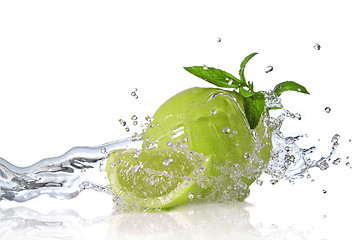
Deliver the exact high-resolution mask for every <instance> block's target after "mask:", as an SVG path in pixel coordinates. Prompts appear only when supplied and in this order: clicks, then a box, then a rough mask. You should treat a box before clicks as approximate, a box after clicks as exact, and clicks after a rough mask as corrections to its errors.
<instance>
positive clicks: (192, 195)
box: [188, 192, 194, 200]
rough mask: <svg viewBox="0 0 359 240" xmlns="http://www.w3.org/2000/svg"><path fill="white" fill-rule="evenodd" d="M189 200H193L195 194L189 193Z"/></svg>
mask: <svg viewBox="0 0 359 240" xmlns="http://www.w3.org/2000/svg"><path fill="white" fill-rule="evenodd" d="M188 198H189V199H190V200H192V199H193V198H194V193H193V192H190V193H188Z"/></svg>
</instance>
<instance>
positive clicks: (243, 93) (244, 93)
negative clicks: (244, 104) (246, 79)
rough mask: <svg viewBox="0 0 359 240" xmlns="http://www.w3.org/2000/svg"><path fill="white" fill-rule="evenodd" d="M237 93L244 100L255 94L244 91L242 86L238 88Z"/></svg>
mask: <svg viewBox="0 0 359 240" xmlns="http://www.w3.org/2000/svg"><path fill="white" fill-rule="evenodd" d="M239 93H240V94H241V95H242V96H243V97H244V98H248V97H251V96H253V95H254V94H255V93H254V92H250V91H248V90H246V89H244V86H240V88H239Z"/></svg>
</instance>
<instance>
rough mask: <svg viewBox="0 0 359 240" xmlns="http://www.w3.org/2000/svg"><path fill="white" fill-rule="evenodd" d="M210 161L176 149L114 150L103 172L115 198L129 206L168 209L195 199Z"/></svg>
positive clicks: (208, 170) (198, 155)
mask: <svg viewBox="0 0 359 240" xmlns="http://www.w3.org/2000/svg"><path fill="white" fill-rule="evenodd" d="M210 165H211V160H210V158H205V157H203V155H202V154H198V153H194V152H190V151H185V150H178V149H167V150H158V149H153V150H138V149H128V150H117V151H114V152H112V153H111V154H110V156H109V159H108V162H107V166H106V171H107V175H108V178H109V181H110V184H111V187H112V189H113V191H114V192H115V194H116V195H118V196H120V197H121V198H122V199H123V200H124V201H125V202H127V203H129V204H130V205H135V206H142V207H146V208H170V207H173V206H177V205H180V204H184V203H186V202H188V201H190V200H192V199H195V198H196V196H197V195H198V193H199V192H200V191H201V188H200V186H199V185H200V183H201V181H204V180H205V179H206V176H207V175H208V173H209V172H210Z"/></svg>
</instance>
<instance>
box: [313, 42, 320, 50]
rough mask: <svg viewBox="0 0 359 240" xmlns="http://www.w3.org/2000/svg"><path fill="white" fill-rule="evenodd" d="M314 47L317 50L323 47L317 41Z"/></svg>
mask: <svg viewBox="0 0 359 240" xmlns="http://www.w3.org/2000/svg"><path fill="white" fill-rule="evenodd" d="M313 47H314V49H315V50H320V49H321V46H320V45H319V43H316V44H315V45H314V46H313Z"/></svg>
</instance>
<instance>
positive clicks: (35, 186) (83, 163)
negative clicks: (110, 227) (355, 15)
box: [0, 138, 137, 202]
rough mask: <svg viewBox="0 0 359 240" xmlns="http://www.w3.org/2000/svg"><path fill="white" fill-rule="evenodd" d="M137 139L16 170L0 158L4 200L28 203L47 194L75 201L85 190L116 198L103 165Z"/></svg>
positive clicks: (81, 150) (77, 150) (76, 151)
mask: <svg viewBox="0 0 359 240" xmlns="http://www.w3.org/2000/svg"><path fill="white" fill-rule="evenodd" d="M136 144H137V139H135V140H134V139H133V138H130V139H124V140H118V141H114V142H110V143H107V144H103V145H101V146H97V147H75V148H72V149H70V150H69V151H68V152H66V153H65V154H63V155H61V156H59V157H53V158H46V159H43V160H41V161H39V162H37V163H35V164H33V165H31V166H29V167H16V166H14V165H13V164H11V163H9V162H8V161H6V160H5V159H3V158H0V200H3V199H7V200H11V201H16V202H24V201H27V200H30V199H33V198H36V197H38V196H40V195H43V194H46V195H49V196H50V197H53V198H58V199H71V198H75V197H76V196H77V195H78V194H79V193H80V192H82V191H83V190H85V189H92V190H95V191H98V192H104V193H107V194H111V195H113V192H112V190H111V188H110V186H109V184H108V181H106V179H105V173H104V171H103V166H104V165H105V162H106V160H107V157H108V155H109V153H110V152H111V151H113V150H115V149H120V148H129V147H134V146H135V145H136Z"/></svg>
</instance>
